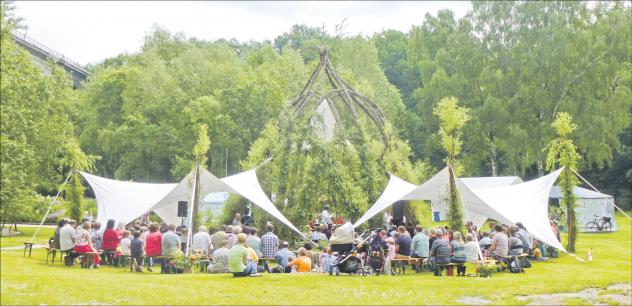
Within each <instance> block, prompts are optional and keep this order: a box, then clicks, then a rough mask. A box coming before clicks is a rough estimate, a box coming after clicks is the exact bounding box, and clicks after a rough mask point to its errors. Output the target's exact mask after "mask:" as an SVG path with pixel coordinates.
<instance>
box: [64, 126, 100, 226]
mask: <svg viewBox="0 0 632 306" xmlns="http://www.w3.org/2000/svg"><path fill="white" fill-rule="evenodd" d="M99 158H100V157H99V156H94V155H88V154H86V153H84V152H83V150H81V147H80V146H79V142H78V141H77V139H76V138H74V137H72V138H70V139H68V142H67V143H66V158H65V161H64V164H65V165H66V166H68V167H69V168H70V171H71V179H70V186H69V189H68V194H67V200H68V205H69V210H70V217H71V218H72V219H75V220H77V222H79V221H81V219H82V214H83V193H84V191H85V188H84V187H83V184H82V180H81V175H80V174H79V172H78V171H91V170H94V162H95V160H98V159H99Z"/></svg>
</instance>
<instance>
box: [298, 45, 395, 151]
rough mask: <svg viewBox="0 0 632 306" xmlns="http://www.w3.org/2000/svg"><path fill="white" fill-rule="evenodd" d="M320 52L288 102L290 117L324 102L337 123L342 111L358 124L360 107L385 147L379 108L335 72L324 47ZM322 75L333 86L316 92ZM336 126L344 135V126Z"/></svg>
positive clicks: (386, 140) (381, 114)
mask: <svg viewBox="0 0 632 306" xmlns="http://www.w3.org/2000/svg"><path fill="white" fill-rule="evenodd" d="M319 52H320V61H319V63H318V65H317V66H316V68H315V69H314V71H313V72H312V74H311V76H310V78H309V80H308V81H307V84H305V87H303V90H302V91H301V92H300V94H298V95H297V96H296V97H295V98H294V99H293V100H292V101H291V102H290V109H291V111H292V114H293V118H297V117H300V116H303V115H304V114H305V113H306V112H309V111H312V110H314V109H316V108H318V107H319V106H320V105H324V104H326V105H327V106H328V108H329V109H331V112H332V114H333V116H334V119H335V120H336V122H341V116H340V114H341V113H343V112H344V113H349V114H351V118H352V119H353V121H354V123H355V124H358V116H359V113H358V112H359V111H358V110H357V109H359V110H360V111H362V112H363V113H364V114H366V115H367V116H368V118H370V119H371V121H373V123H374V124H375V126H376V127H377V129H378V131H379V133H380V136H381V140H382V142H383V143H384V145H385V148H386V146H387V145H388V143H389V139H388V135H387V133H386V132H385V130H384V128H385V124H386V119H385V117H384V114H383V113H382V111H381V110H380V108H379V107H378V106H377V104H376V103H375V102H373V101H371V99H369V98H367V97H365V96H363V95H362V94H360V93H358V92H357V91H356V90H355V89H354V88H352V87H351V86H350V85H349V83H347V82H346V81H345V80H343V79H342V78H341V77H340V76H339V75H338V74H337V73H336V70H335V69H334V68H333V66H332V64H331V61H330V59H329V56H328V52H327V49H326V48H323V47H321V48H319ZM322 74H324V75H325V76H326V78H327V81H328V83H329V84H330V85H331V87H332V88H331V89H329V90H327V91H325V92H319V91H318V85H317V83H318V77H319V76H320V75H322ZM336 126H337V130H338V131H339V132H340V133H341V134H342V135H345V131H344V129H341V128H340V125H336Z"/></svg>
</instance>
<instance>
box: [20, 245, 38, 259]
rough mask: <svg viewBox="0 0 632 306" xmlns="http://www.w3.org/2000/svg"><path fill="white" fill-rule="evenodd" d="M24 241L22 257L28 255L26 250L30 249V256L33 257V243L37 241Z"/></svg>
mask: <svg viewBox="0 0 632 306" xmlns="http://www.w3.org/2000/svg"><path fill="white" fill-rule="evenodd" d="M22 243H24V254H23V256H22V257H26V250H29V257H31V251H33V245H34V244H35V242H31V241H24V242H22Z"/></svg>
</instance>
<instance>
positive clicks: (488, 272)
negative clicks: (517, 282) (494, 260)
mask: <svg viewBox="0 0 632 306" xmlns="http://www.w3.org/2000/svg"><path fill="white" fill-rule="evenodd" d="M496 269H497V267H496V265H495V264H490V263H486V264H482V265H481V266H480V267H479V271H478V274H479V275H480V277H492V273H494V272H496Z"/></svg>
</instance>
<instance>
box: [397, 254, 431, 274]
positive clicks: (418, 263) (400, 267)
mask: <svg viewBox="0 0 632 306" xmlns="http://www.w3.org/2000/svg"><path fill="white" fill-rule="evenodd" d="M407 264H412V265H415V267H417V268H416V269H417V271H418V273H419V272H421V271H423V265H424V264H426V265H427V264H428V258H413V257H405V258H395V259H391V271H393V272H395V274H400V273H401V274H406V265H407Z"/></svg>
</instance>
